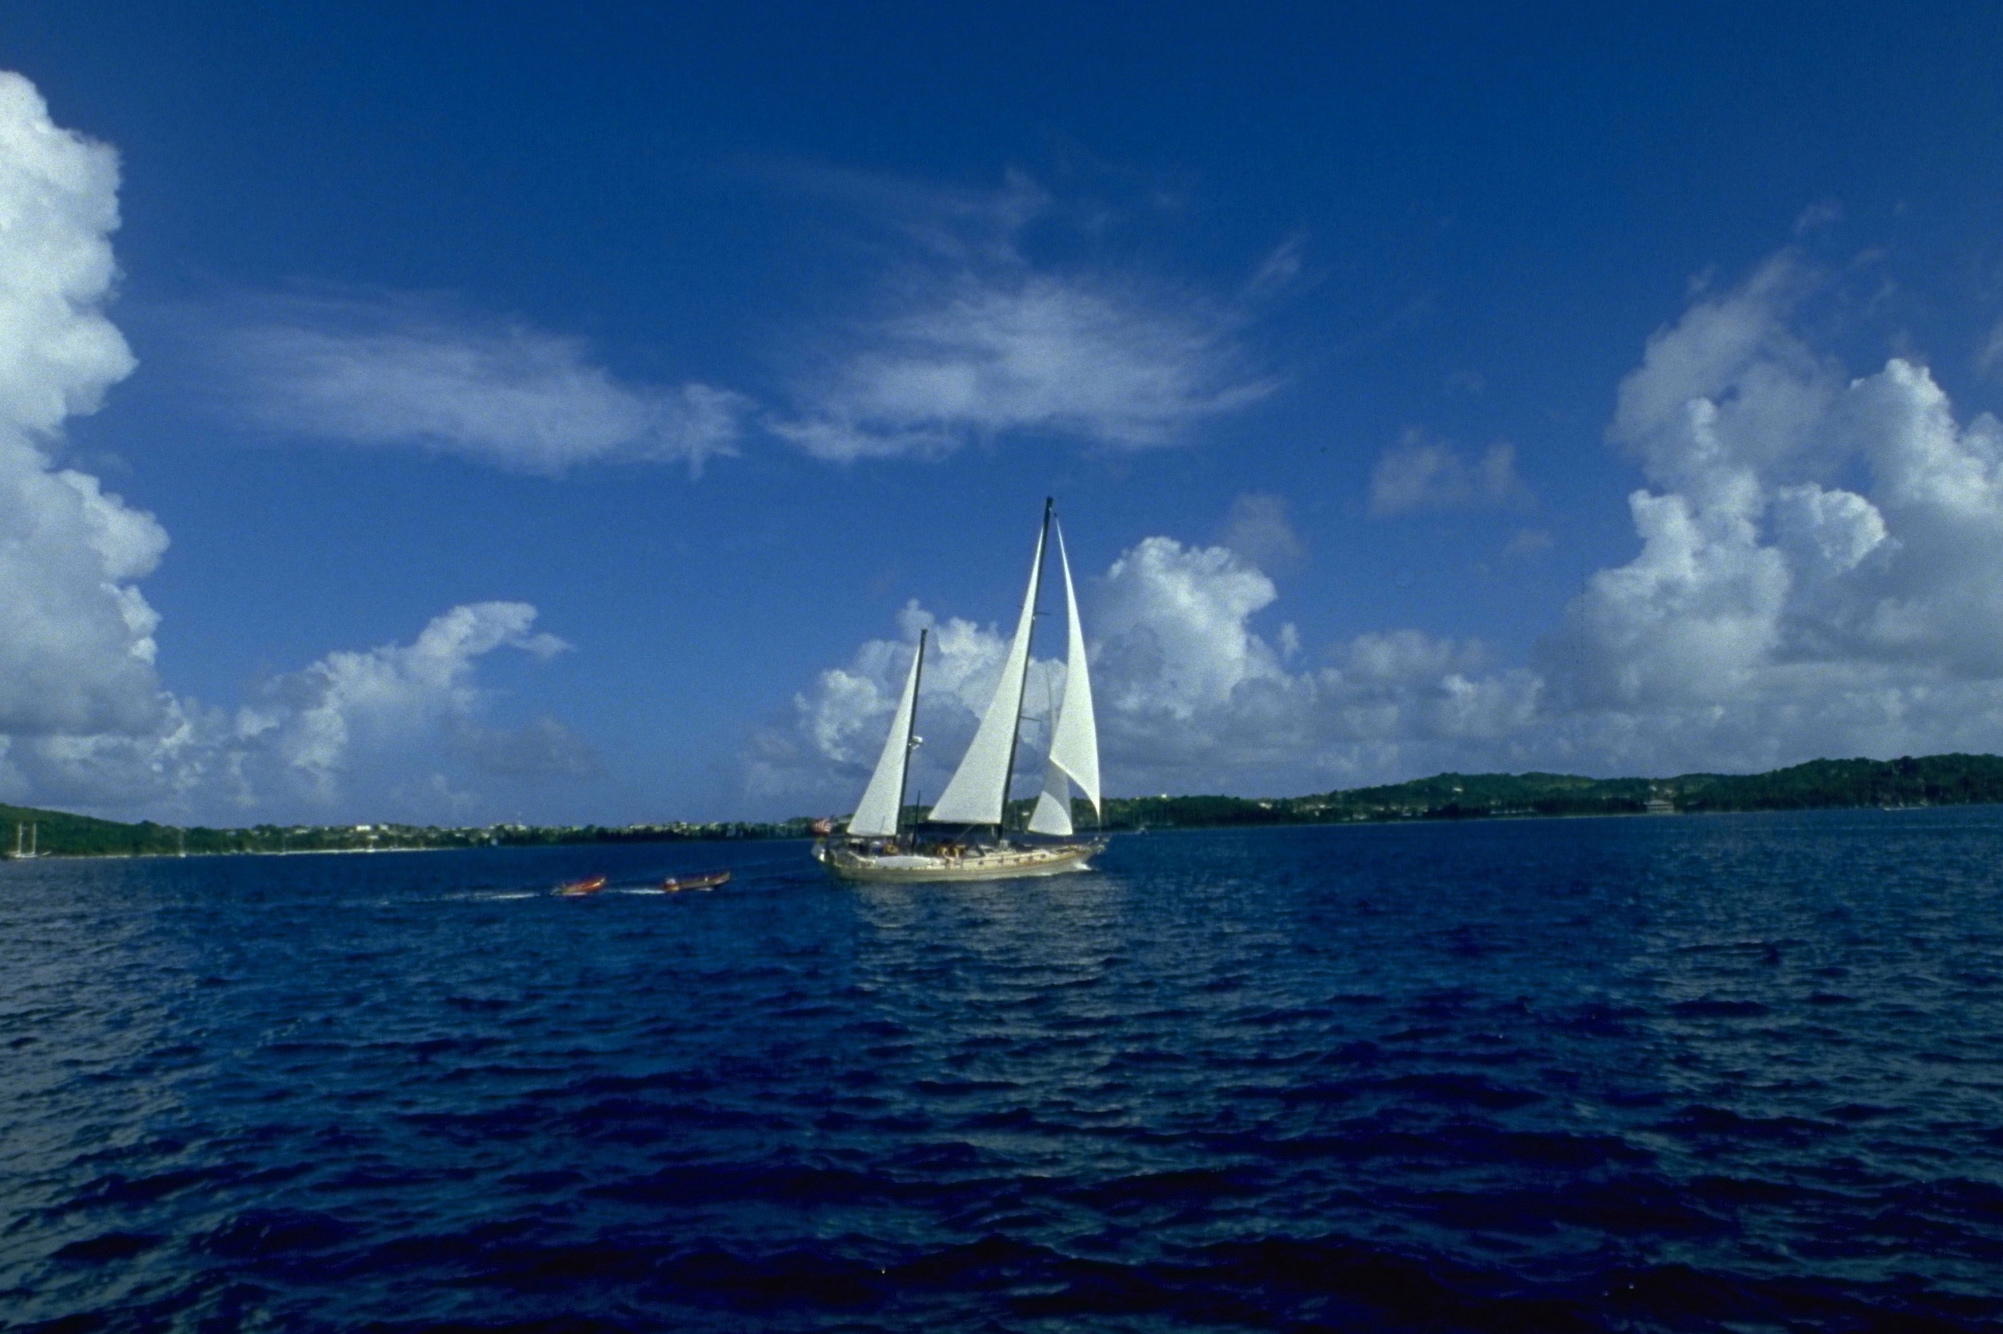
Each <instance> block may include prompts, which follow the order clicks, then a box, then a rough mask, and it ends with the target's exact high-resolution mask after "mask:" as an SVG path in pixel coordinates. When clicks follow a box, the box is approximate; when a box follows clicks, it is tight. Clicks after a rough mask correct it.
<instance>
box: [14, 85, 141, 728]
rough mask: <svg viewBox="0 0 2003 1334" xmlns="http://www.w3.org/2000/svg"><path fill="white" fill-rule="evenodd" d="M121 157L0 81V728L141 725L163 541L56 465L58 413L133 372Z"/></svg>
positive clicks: (85, 480)
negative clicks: (117, 314)
mask: <svg viewBox="0 0 2003 1334" xmlns="http://www.w3.org/2000/svg"><path fill="white" fill-rule="evenodd" d="M117 189H118V160H117V156H116V155H115V154H114V153H113V152H112V150H111V149H109V148H107V147H105V146H104V145H102V144H97V143H93V142H91V141H90V140H88V139H86V138H84V137H83V136H81V135H78V134H75V133H72V132H71V131H68V130H64V129H61V128H58V127H57V126H56V125H55V124H54V123H53V122H52V121H51V120H50V119H49V113H48V108H47V107H46V106H45V105H44V104H43V102H42V99H41V97H40V95H39V94H38V93H37V92H36V91H35V89H34V87H33V85H31V84H30V83H28V81H27V80H25V79H23V78H21V77H20V76H19V75H15V74H7V73H0V732H5V733H12V734H14V735H17V736H36V737H40V736H48V735H52V734H56V733H62V732H93V731H105V732H119V733H128V732H134V731H143V730H145V729H147V728H149V727H151V726H152V725H154V723H155V722H156V721H157V720H158V717H159V714H160V707H161V706H160V700H159V690H158V684H157V682H156V680H155V678H154V674H153V657H154V641H153V630H154V627H155V625H156V623H157V621H158V617H157V616H156V615H155V614H154V612H153V609H152V608H151V607H150V606H148V605H147V603H146V600H145V598H144V597H143V596H141V594H140V592H139V590H138V589H137V588H136V587H135V586H134V581H135V580H137V579H140V578H142V577H143V576H145V575H146V574H148V573H150V572H151V571H152V569H153V567H154V566H155V565H156V564H157V563H158V561H159V559H160V556H161V554H162V552H163V551H164V550H165V549H166V545H167V535H166V533H165V532H164V531H163V530H162V529H161V527H160V525H159V524H157V523H155V522H154V521H153V519H152V517H151V516H149V515H147V514H144V513H141V512H140V511H138V510H134V509H132V508H130V507H128V506H127V505H126V504H125V503H124V502H123V501H122V500H120V499H119V498H118V497H117V496H114V495H110V494H107V493H106V492H105V491H104V490H103V489H102V488H101V487H100V486H99V485H98V482H97V479H96V478H93V477H89V476H87V475H85V474H83V473H80V472H76V471H72V470H69V469H62V468H58V467H56V466H55V465H54V464H53V462H52V461H51V459H50V457H49V455H50V453H51V452H53V451H54V450H55V449H56V448H58V447H59V444H60V439H59V436H58V431H59V429H60V428H61V426H62V423H63V421H64V420H65V418H67V417H69V416H70V415H72V414H75V413H81V412H90V411H93V410H94V409H95V408H96V407H97V406H98V404H99V402H100V401H101V399H102V398H103V395H104V392H105V390H106V389H108V388H109V387H110V386H111V385H113V384H114V383H116V382H117V381H119V380H120V379H123V378H124V377H125V376H126V375H127V374H128V373H129V372H130V371H131V369H132V366H133V361H132V356H131V353H130V352H129V351H128V350H127V349H126V346H125V341H124V339H122V338H121V337H120V336H119V334H118V331H117V330H116V329H115V328H113V327H112V325H111V324H110V322H109V321H108V320H106V319H105V317H104V315H103V311H102V307H103V305H104V303H105V301H106V300H107V299H109V297H110V294H111V289H112V283H113V280H114V278H115V276H116V269H115V267H114V265H113V262H112V254H111V242H110V235H111V232H112V230H113V229H114V228H116V227H117V225H118V200H117Z"/></svg>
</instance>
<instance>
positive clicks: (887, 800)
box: [848, 630, 925, 838]
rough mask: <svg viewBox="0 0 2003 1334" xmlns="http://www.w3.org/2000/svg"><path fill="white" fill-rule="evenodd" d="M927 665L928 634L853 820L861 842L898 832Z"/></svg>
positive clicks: (850, 827)
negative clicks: (920, 677)
mask: <svg viewBox="0 0 2003 1334" xmlns="http://www.w3.org/2000/svg"><path fill="white" fill-rule="evenodd" d="M924 662H925V632H924V631H923V630H920V631H919V632H918V651H917V652H916V653H914V654H912V655H911V671H910V673H909V674H908V675H907V676H905V678H904V694H903V695H902V697H900V698H899V699H898V701H897V712H896V713H894V714H892V715H891V719H890V735H889V736H887V737H885V738H884V740H883V754H882V755H880V756H878V757H877V761H876V772H875V773H873V774H871V775H870V778H869V786H868V787H867V788H865V789H864V790H863V794H862V801H861V803H860V804H858V805H857V806H856V808H855V814H854V815H853V816H851V817H850V818H849V822H848V831H849V833H851V834H854V835H856V836H858V837H861V838H889V837H890V836H892V835H894V834H895V833H896V832H897V818H898V815H899V814H900V813H901V812H902V810H903V807H904V773H905V770H906V769H907V768H908V767H909V766H910V764H911V750H912V747H913V746H914V745H916V744H917V742H916V739H915V738H914V737H913V736H912V735H911V715H912V711H913V710H914V709H916V708H917V707H918V672H919V669H920V668H921V667H922V666H923V665H924Z"/></svg>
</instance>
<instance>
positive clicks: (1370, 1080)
mask: <svg viewBox="0 0 2003 1334" xmlns="http://www.w3.org/2000/svg"><path fill="white" fill-rule="evenodd" d="M724 865H730V866H734V867H736V868H737V875H736V878H735V879H734V880H733V881H732V883H731V884H729V885H728V886H726V887H725V888H723V889H720V890H717V891H715V892H712V893H692V894H681V895H674V896H663V895H648V894H642V893H637V892H627V891H629V890H632V889H636V888H638V887H640V886H643V885H646V884H648V883H650V882H654V881H658V879H659V878H660V877H661V876H662V875H664V874H668V873H671V872H687V871H697V870H704V869H709V868H710V867H713V866H724ZM1099 867H1100V869H1098V870H1096V871H1093V872H1090V873H1087V874H1081V875H1073V876H1065V877H1058V878H1053V879H1047V880H1030V881H1012V882H997V883H990V884H982V885H952V886H894V887H860V888H858V887H843V886H839V885H836V884H834V883H832V882H830V881H828V880H827V879H825V878H824V877H823V875H822V874H821V873H820V871H819V870H818V868H816V867H814V866H813V865H812V864H811V863H810V862H808V861H807V859H806V849H805V846H804V845H803V844H798V843H785V844H772V843H760V844H731V845H710V846H697V845H687V844H680V845H659V846H653V847H622V848H616V849H599V848H570V849H539V850H514V851H505V850H503V851H483V852H456V853H416V854H397V853H378V854H373V855H360V856H297V857H243V858H188V859H184V860H181V859H160V860H148V861H95V862H71V861H43V862H38V863H15V864H10V865H5V866H0V1326H7V1327H11V1328H20V1329H28V1330H37V1329H46V1330H97V1329H104V1330H134V1331H139V1330H144V1331H153V1330H217V1331H224V1330H230V1331H234V1330H288V1331H289V1330H309V1331H317V1330H328V1331H333V1330H340V1331H348V1330H385V1331H403V1330H411V1331H415V1330H424V1329H436V1328H452V1329H463V1330H510V1331H530V1330H550V1331H558V1330H562V1331H597V1330H653V1329H676V1330H698V1331H711V1330H715V1331H721V1330H779V1331H786V1330H877V1329H897V1330H904V1329H909V1330H947V1329H950V1330H979V1331H1003V1330H1006V1331H1057V1330H1094V1331H1098V1330H1115V1331H1120V1330H1129V1331H1169V1330H1191V1329H1216V1330H1239V1329H1248V1330H1259V1329H1285V1330H1307V1329H1323V1328H1328V1329H1343V1330H1365V1331H1368V1330H1436V1331H1449V1330H1514V1331H1550V1332H1552V1334H1560V1332H1562V1331H1571V1330H1620V1331H1654V1330H1732V1331H1754V1330H1816V1331H1845V1330H1857V1331H1862V1330H1963V1329H1984V1328H1995V1327H1997V1325H1998V1323H1999V1322H2003V810H1999V809H1997V808H1973V809H1962V810H1933V811H1904V812H1880V811H1865V812H1841V813H1813V814H1805V815H1758V816H1754V815H1748V816H1714V817H1683V818H1633V819H1618V820H1612V819H1610V820H1570V821H1546V820H1539V821H1522V822H1490V823H1475V824H1451V825H1449V824H1437V825H1436V824H1429V825H1426V826H1424V827H1385V826H1375V827H1349V828H1326V829H1302V830H1259V831H1249V832H1242V833H1238V832H1180V831H1161V832H1156V833H1151V834H1148V835H1145V836H1137V837H1123V838H1120V839H1118V840H1117V841H1115V843H1114V844H1113V846H1112V848H1111V849H1110V850H1109V851H1108V852H1107V853H1106V854H1105V855H1104V856H1103V857H1102V858H1100V859H1099ZM593 871H605V872H607V873H609V874H611V875H612V877H613V881H614V885H613V888H612V889H609V890H607V891H606V892H605V893H603V894H601V895H599V896H596V897H594V898H589V899H572V900H566V899H558V898H553V897H551V896H550V895H549V893H548V890H549V888H550V886H552V885H553V884H554V883H556V882H557V881H559V880H562V879H565V878H569V877H572V876H577V875H582V874H585V873H588V872H593Z"/></svg>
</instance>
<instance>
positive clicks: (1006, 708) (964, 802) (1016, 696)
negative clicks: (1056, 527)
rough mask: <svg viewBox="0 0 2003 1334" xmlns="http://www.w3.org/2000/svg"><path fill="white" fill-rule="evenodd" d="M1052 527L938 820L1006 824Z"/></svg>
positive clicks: (936, 811) (1039, 539) (937, 810)
mask: <svg viewBox="0 0 2003 1334" xmlns="http://www.w3.org/2000/svg"><path fill="white" fill-rule="evenodd" d="M1048 530H1049V524H1048V523H1047V522H1046V523H1045V525H1044V527H1043V528H1042V529H1040V530H1038V532H1037V535H1036V559H1035V560H1033V561H1031V562H1030V566H1029V591H1028V593H1026V594H1025V595H1024V596H1023V599H1022V615H1021V616H1020V617H1018V618H1017V620H1016V623H1015V638H1014V640H1012V641H1011V642H1010V644H1009V647H1008V657H1007V658H1006V659H1004V660H1003V662H1002V672H1001V679H1000V680H999V681H996V682H995V693H994V698H992V699H990V700H989V701H988V711H987V712H986V713H985V714H983V715H981V725H980V728H979V729H978V730H977V731H975V733H974V743H973V744H972V745H971V746H968V747H967V754H966V757H965V758H964V759H962V760H961V761H960V767H959V768H958V769H956V770H954V771H953V776H952V778H951V779H949V780H948V781H947V783H946V790H945V791H944V792H941V793H940V794H939V800H938V801H937V802H936V803H934V804H933V807H932V814H931V816H930V818H931V820H932V821H933V822H934V823H936V824H992V825H998V824H1000V823H1001V822H1002V806H1003V804H1004V802H1005V801H1006V800H1007V794H1008V775H1009V767H1010V765H1012V764H1013V763H1014V762H1015V730H1016V725H1017V719H1018V718H1019V717H1020V716H1021V713H1022V691H1023V686H1024V684H1025V683H1026V682H1027V680H1028V677H1029V630H1030V625H1031V623H1032V622H1033V621H1034V620H1035V618H1036V590H1037V585H1038V584H1039V583H1040V582H1041V580H1042V578H1043V542H1044V534H1045V533H1046V532H1047V531H1048ZM1095 767H1096V766H1095Z"/></svg>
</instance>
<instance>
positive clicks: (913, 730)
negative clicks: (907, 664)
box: [897, 628, 931, 839]
mask: <svg viewBox="0 0 2003 1334" xmlns="http://www.w3.org/2000/svg"><path fill="white" fill-rule="evenodd" d="M930 633H931V631H930V629H929V628H921V629H920V630H919V631H918V662H917V664H916V665H915V666H913V667H912V669H911V716H910V717H909V718H907V719H905V721H904V767H903V769H902V770H900V771H899V773H898V775H897V837H898V838H899V839H902V838H903V837H904V788H905V785H906V784H908V783H909V782H910V781H911V751H912V748H913V747H914V746H915V745H917V741H918V691H919V689H920V688H921V687H922V686H923V685H924V683H925V636H926V635H928V634H930Z"/></svg>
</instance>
